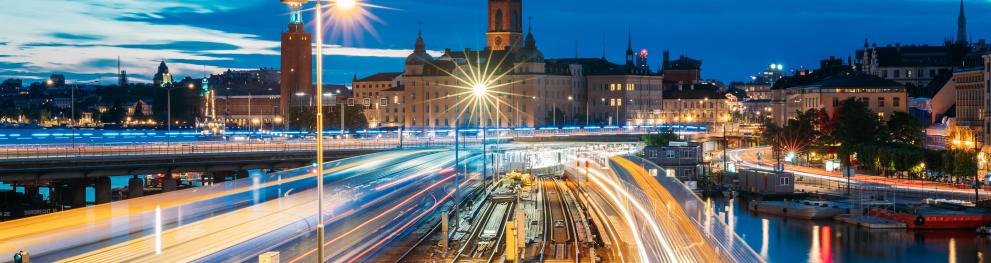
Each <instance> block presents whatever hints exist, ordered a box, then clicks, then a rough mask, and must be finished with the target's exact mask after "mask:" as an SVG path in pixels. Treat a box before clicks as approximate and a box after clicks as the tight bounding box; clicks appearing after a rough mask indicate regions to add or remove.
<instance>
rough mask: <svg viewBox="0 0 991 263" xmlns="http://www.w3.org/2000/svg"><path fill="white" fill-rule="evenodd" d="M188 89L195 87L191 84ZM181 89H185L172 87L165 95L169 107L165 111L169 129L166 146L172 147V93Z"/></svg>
mask: <svg viewBox="0 0 991 263" xmlns="http://www.w3.org/2000/svg"><path fill="white" fill-rule="evenodd" d="M186 87H188V88H189V89H192V88H194V87H195V86H193V84H192V83H190V84H189V85H188V86H186ZM179 88H183V87H181V86H180V87H171V88H167V89H166V90H165V93H167V94H165V97H166V101H167V102H166V104H168V105H167V106H168V107H167V108H166V110H165V111H167V112H166V113H165V122H166V124H165V126H166V127H167V128H166V132H165V145H166V146H171V145H172V91H173V90H176V89H179ZM136 110H141V109H136Z"/></svg>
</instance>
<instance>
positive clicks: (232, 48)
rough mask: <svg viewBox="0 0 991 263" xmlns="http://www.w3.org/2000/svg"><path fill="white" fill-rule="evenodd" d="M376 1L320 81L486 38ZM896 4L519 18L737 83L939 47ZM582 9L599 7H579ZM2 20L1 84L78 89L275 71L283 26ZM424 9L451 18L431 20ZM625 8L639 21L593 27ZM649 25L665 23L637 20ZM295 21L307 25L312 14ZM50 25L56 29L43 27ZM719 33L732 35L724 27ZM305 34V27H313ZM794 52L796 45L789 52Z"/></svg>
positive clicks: (143, 10)
mask: <svg viewBox="0 0 991 263" xmlns="http://www.w3.org/2000/svg"><path fill="white" fill-rule="evenodd" d="M373 3H374V4H377V5H383V6H387V7H390V9H377V10H373V11H374V13H375V15H376V16H378V17H379V18H380V19H381V21H388V22H373V26H374V29H375V30H374V31H369V32H365V33H364V34H363V35H361V36H359V37H358V38H357V39H352V40H351V41H345V39H342V38H340V37H337V38H331V39H329V40H328V43H327V44H328V45H329V46H330V47H331V48H329V49H327V51H326V54H328V62H329V63H330V64H329V66H328V70H327V71H326V74H325V76H327V78H328V80H329V82H331V83H346V82H348V81H349V80H350V79H351V77H352V76H353V75H354V74H357V75H358V76H359V77H360V76H367V75H371V74H373V73H376V72H382V71H394V70H395V69H396V68H398V67H400V66H401V65H402V63H403V60H404V58H405V57H406V56H407V55H408V54H409V53H411V52H412V48H413V42H414V40H415V37H416V28H417V22H419V21H423V23H424V25H423V28H424V29H423V30H424V38H425V41H426V45H427V48H428V50H431V51H433V53H435V54H436V52H438V51H440V50H443V49H444V48H452V49H463V48H473V49H479V48H481V47H483V46H485V43H484V38H481V37H479V36H480V35H481V33H482V32H483V31H484V20H483V19H479V18H478V17H479V16H484V14H483V12H484V10H482V9H480V8H478V7H480V6H483V5H484V2H483V1H478V3H477V4H472V3H470V2H468V3H459V4H457V5H452V4H449V3H442V2H440V1H423V2H418V3H410V2H402V1H386V0H383V1H375V2H373ZM893 3H894V2H887V1H878V2H872V3H856V1H840V2H834V3H831V4H830V5H829V6H826V5H824V4H819V3H771V1H758V2H749V3H736V2H719V1H710V2H703V3H609V6H608V7H606V6H604V4H601V3H596V2H591V1H590V2H588V3H587V4H583V5H571V6H569V7H567V9H561V7H556V6H555V5H554V4H553V3H542V2H532V1H527V2H525V3H524V5H525V6H526V10H527V11H528V12H527V13H525V14H524V16H528V17H531V16H532V17H534V19H533V26H534V34H535V35H536V36H537V38H538V39H539V40H540V42H541V46H542V47H543V48H542V49H543V50H544V52H545V53H546V56H547V57H548V58H570V57H573V56H574V55H575V53H576V51H577V53H578V55H579V56H581V57H600V56H602V55H603V51H604V52H605V55H606V57H607V58H608V59H609V60H610V61H613V62H617V61H622V60H623V57H622V56H623V55H624V54H623V51H624V50H625V46H626V43H625V42H626V31H627V29H629V30H630V31H632V35H633V45H634V48H636V49H638V50H639V49H641V48H646V49H648V50H650V51H651V52H650V53H651V56H650V58H649V64H650V65H651V67H652V69H654V70H656V69H657V67H658V66H659V64H660V56H659V54H660V53H661V52H660V51H662V50H670V51H671V53H672V55H674V56H678V55H682V54H684V55H687V56H690V57H693V58H697V59H701V60H702V61H704V64H703V73H702V77H703V78H705V79H716V80H720V81H724V82H730V81H737V80H745V79H746V77H747V76H749V75H752V74H755V73H756V72H757V71H759V70H760V69H762V68H763V67H766V65H767V64H768V63H770V62H777V63H781V64H785V67H786V68H800V67H804V68H814V67H815V65H816V63H818V60H819V59H821V58H824V57H828V56H831V55H834V56H837V57H846V56H853V51H854V50H856V49H857V48H859V47H860V46H861V45H862V43H863V41H864V40H863V38H864V37H865V36H866V37H868V40H869V41H870V42H872V43H877V44H878V45H887V44H894V43H901V44H903V45H908V44H929V45H938V44H941V43H942V41H943V40H946V39H952V38H953V37H954V36H955V35H956V32H955V28H956V16H957V12H956V10H957V5H956V3H957V1H955V0H946V1H933V0H919V1H899V2H898V3H899V5H897V6H894V5H892V4H893ZM965 3H966V5H967V13H968V14H969V16H968V28H969V31H970V33H969V35H970V36H971V38H972V39H973V40H975V41H976V40H977V39H981V38H986V37H987V35H986V34H984V32H987V31H988V26H987V25H988V24H991V23H988V19H987V18H986V17H984V16H981V15H979V14H981V13H986V12H987V11H991V4H989V2H988V1H967V2H965ZM637 4H643V5H644V6H641V7H636V6H635V5H637ZM42 6H44V8H41V7H42ZM758 7H759V8H758ZM867 7H871V8H867ZM882 7H887V8H882ZM38 10H46V12H39V11H38ZM74 10H75V11H76V12H73V11H74ZM593 10H595V11H599V12H597V13H593V12H590V11H593ZM603 10H607V11H603ZM696 10H711V11H712V12H708V11H707V12H705V13H699V12H697V11H696ZM720 10H727V11H720ZM729 10H732V11H729ZM803 10H805V11H803ZM809 10H816V11H817V12H815V13H813V12H807V11H809ZM857 10H869V11H857ZM0 12H3V13H4V15H5V16H6V17H12V18H13V19H11V21H13V22H11V23H5V24H6V26H2V27H7V28H3V30H4V32H9V34H5V36H0V51H2V53H3V55H0V78H24V79H31V80H39V79H44V78H47V77H48V75H49V74H51V73H60V74H61V73H64V74H66V75H67V78H69V79H71V80H75V81H76V82H87V81H93V80H102V81H103V82H104V83H113V82H114V81H115V79H116V76H114V75H113V74H114V72H116V66H117V64H116V63H117V62H116V57H117V56H120V57H121V59H122V61H123V64H124V69H125V70H127V71H128V72H129V78H130V79H131V80H133V81H138V82H150V79H151V75H152V74H154V68H155V67H156V66H157V65H158V61H160V60H166V61H167V62H169V65H170V67H171V68H172V69H173V71H174V72H175V75H176V76H177V77H184V76H194V77H199V76H202V75H206V74H217V73H220V72H221V71H224V70H226V69H228V68H234V69H250V68H262V67H265V68H278V56H279V52H278V49H279V44H278V36H279V33H280V32H281V31H284V30H285V29H284V28H283V27H284V23H282V21H285V19H286V18H287V16H288V11H287V10H286V9H285V8H284V7H283V6H282V5H281V4H280V3H278V2H276V1H261V0H257V1H240V2H237V3H220V2H210V1H185V0H171V1H158V2H156V4H154V5H146V4H140V5H139V4H134V3H115V4H107V2H103V1H95V0H94V1H72V2H59V3H50V2H49V3H23V4H19V5H15V6H12V7H10V8H7V9H5V11H0ZM431 13H446V14H450V15H443V16H433V15H428V14H431ZM622 13H629V14H631V15H635V16H629V17H636V18H631V19H628V20H629V21H625V20H624V19H604V18H605V17H610V16H613V15H618V14H622ZM569 14H571V15H569ZM574 14H582V16H581V17H582V19H578V20H576V21H567V20H566V19H568V18H571V17H576V16H574ZM886 14H887V15H886ZM249 17H250V19H248V18H249ZM652 17H653V18H657V19H662V20H667V21H674V22H662V23H656V22H651V21H648V20H650V19H652ZM906 17H908V18H909V19H905V18H906ZM304 19H309V14H306V18H304ZM872 19H878V20H877V21H874V20H872ZM51 20H55V21H64V22H62V23H42V22H50V21H51ZM307 21H309V20H307ZM461 21H464V22H463V23H460V22H461ZM940 21H942V22H940ZM221 22H223V23H221ZM768 25H770V26H768ZM94 28H101V29H106V30H92V29H94ZM729 28H736V29H737V30H724V29H729ZM307 30H308V31H312V25H309V26H308V28H307ZM829 30H832V31H833V32H829ZM138 32H151V33H152V34H137V33H138ZM920 32H921V33H920ZM714 33H715V34H714ZM823 36H830V37H823ZM345 42H347V43H345ZM342 44H343V46H342ZM576 44H577V50H576ZM795 46H800V47H804V48H789V47H795ZM730 47H733V48H730ZM603 49H604V50H603ZM740 50H749V51H750V52H740Z"/></svg>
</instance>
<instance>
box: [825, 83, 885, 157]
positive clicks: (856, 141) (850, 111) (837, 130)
mask: <svg viewBox="0 0 991 263" xmlns="http://www.w3.org/2000/svg"><path fill="white" fill-rule="evenodd" d="M834 118H835V119H836V120H835V126H834V129H833V131H832V134H833V136H834V137H835V138H836V140H837V141H838V142H839V143H840V147H839V149H837V152H838V153H839V155H840V156H839V157H840V161H841V162H842V163H843V165H844V166H847V165H849V164H850V156H851V155H852V154H853V153H854V151H855V149H857V147H859V146H860V145H864V144H869V143H874V142H877V139H878V137H879V134H880V132H879V131H880V127H879V126H880V121H879V120H878V118H877V115H875V114H874V112H872V111H871V110H870V109H869V108H867V105H866V104H864V103H862V102H860V101H858V100H854V99H847V100H844V101H843V102H842V104H840V106H839V108H838V109H837V110H836V114H835V116H834Z"/></svg>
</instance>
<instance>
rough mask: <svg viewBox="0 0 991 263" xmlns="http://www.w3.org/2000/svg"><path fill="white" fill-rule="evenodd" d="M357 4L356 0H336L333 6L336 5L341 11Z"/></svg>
mask: <svg viewBox="0 0 991 263" xmlns="http://www.w3.org/2000/svg"><path fill="white" fill-rule="evenodd" d="M357 5H358V0H337V2H336V5H335V6H336V7H337V9H340V10H343V11H350V10H351V9H353V8H354V7H355V6H357Z"/></svg>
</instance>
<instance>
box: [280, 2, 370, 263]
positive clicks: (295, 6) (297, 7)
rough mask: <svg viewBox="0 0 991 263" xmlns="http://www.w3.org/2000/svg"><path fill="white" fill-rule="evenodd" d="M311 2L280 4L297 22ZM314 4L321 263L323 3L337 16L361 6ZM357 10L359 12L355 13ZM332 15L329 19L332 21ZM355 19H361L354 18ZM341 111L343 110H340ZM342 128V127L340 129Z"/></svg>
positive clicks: (319, 255) (321, 256) (321, 258)
mask: <svg viewBox="0 0 991 263" xmlns="http://www.w3.org/2000/svg"><path fill="white" fill-rule="evenodd" d="M310 1H311V0H281V2H282V3H284V4H287V5H289V7H290V9H291V10H292V14H291V17H292V19H293V20H296V21H297V22H300V21H298V20H299V19H300V18H301V17H302V11H301V10H302V5H303V4H306V3H309V2H310ZM313 1H314V2H316V8H315V9H314V13H315V14H316V38H315V39H314V40H315V41H316V47H317V50H316V56H317V57H316V65H317V68H316V75H317V77H316V80H317V83H316V84H317V87H316V93H315V97H316V98H317V102H316V104H317V105H316V106H317V107H316V118H317V120H316V124H317V127H316V130H317V138H316V139H317V149H316V151H317V160H316V163H317V167H316V168H317V169H316V173H317V175H316V176H317V259H318V261H319V262H323V261H324V259H325V256H324V243H323V242H324V225H323V171H324V170H323V160H324V158H323V153H324V152H323V151H324V149H323V94H324V93H323V44H324V42H323V26H324V24H323V16H324V8H323V5H324V2H328V3H331V7H332V8H333V9H332V10H333V12H338V14H348V13H356V12H357V13H360V12H361V11H360V10H359V9H360V8H359V6H361V3H360V0H313ZM355 10H359V11H355ZM333 17H334V16H333V15H332V16H331V18H332V19H333ZM355 19H361V18H360V17H359V18H355ZM342 110H343V109H342ZM342 128H343V127H342Z"/></svg>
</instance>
